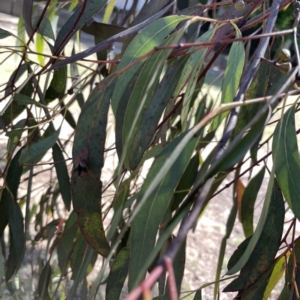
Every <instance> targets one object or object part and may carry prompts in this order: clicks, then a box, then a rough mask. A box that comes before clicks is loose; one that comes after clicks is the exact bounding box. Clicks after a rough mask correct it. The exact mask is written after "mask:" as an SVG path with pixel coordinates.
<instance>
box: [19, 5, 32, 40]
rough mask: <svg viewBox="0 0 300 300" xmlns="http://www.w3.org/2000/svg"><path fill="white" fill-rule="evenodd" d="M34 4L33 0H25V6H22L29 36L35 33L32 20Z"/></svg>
mask: <svg viewBox="0 0 300 300" xmlns="http://www.w3.org/2000/svg"><path fill="white" fill-rule="evenodd" d="M32 5H33V0H24V2H23V7H22V15H23V19H24V25H25V29H26V32H27V34H28V36H29V37H31V36H32V34H33V28H32V22H31V14H32Z"/></svg>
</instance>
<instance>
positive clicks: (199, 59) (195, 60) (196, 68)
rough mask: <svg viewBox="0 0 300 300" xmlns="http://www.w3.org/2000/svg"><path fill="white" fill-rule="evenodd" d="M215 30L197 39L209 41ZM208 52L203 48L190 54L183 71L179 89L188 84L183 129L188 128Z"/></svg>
mask: <svg viewBox="0 0 300 300" xmlns="http://www.w3.org/2000/svg"><path fill="white" fill-rule="evenodd" d="M213 32H214V31H213V30H209V31H208V32H206V33H204V34H203V35H202V36H201V37H200V38H199V39H197V41H196V42H197V43H201V42H209V41H210V40H211V38H212V36H213ZM192 51H195V49H194V48H191V49H190V50H189V52H192ZM206 52H207V49H206V48H202V49H200V50H198V51H197V52H195V53H193V54H192V55H191V56H190V58H189V59H188V61H187V63H186V65H185V68H184V70H183V72H182V76H181V78H180V82H179V83H180V84H179V85H178V87H177V89H178V88H181V87H182V86H183V85H185V84H186V81H187V80H188V83H187V88H186V92H185V95H184V100H183V104H182V111H181V124H182V129H183V130H185V129H187V119H188V113H189V111H190V107H191V100H192V96H193V93H194V91H195V88H196V85H197V82H198V77H199V75H200V72H201V71H202V69H203V62H204V58H205V56H206ZM188 78H189V79H188ZM176 92H177V91H176ZM175 97H177V95H175Z"/></svg>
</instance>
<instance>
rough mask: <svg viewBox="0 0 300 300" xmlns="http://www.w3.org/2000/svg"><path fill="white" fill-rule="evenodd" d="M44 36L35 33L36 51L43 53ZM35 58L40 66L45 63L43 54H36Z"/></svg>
mask: <svg viewBox="0 0 300 300" xmlns="http://www.w3.org/2000/svg"><path fill="white" fill-rule="evenodd" d="M44 44H45V43H44V38H43V36H42V35H41V34H39V33H37V34H36V38H35V46H36V52H37V53H44ZM37 59H38V61H39V63H40V65H41V66H42V67H44V65H45V58H44V55H39V54H38V55H37Z"/></svg>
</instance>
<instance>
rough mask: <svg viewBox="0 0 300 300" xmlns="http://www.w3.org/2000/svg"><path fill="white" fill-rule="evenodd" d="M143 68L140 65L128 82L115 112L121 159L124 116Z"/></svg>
mask: <svg viewBox="0 0 300 300" xmlns="http://www.w3.org/2000/svg"><path fill="white" fill-rule="evenodd" d="M141 69H142V66H140V68H139V69H137V71H136V72H135V74H133V76H132V78H131V79H130V81H129V82H128V84H127V86H126V88H125V90H124V92H123V94H122V96H121V101H120V103H119V105H118V107H117V112H116V114H115V116H116V148H117V153H118V156H119V159H121V157H122V151H123V143H124V141H123V139H122V138H123V137H122V134H123V124H124V118H125V113H126V108H127V105H128V101H129V99H130V95H131V93H132V90H133V87H134V84H135V82H136V80H137V78H138V76H139V74H140V71H141Z"/></svg>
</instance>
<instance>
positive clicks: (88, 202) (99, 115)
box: [71, 77, 115, 256]
mask: <svg viewBox="0 0 300 300" xmlns="http://www.w3.org/2000/svg"><path fill="white" fill-rule="evenodd" d="M114 80H115V77H112V78H111V77H107V78H106V79H104V80H103V81H102V82H101V84H102V86H101V87H100V86H99V87H98V88H99V89H96V90H95V91H94V92H93V93H92V94H91V96H90V98H89V99H88V100H87V102H86V103H85V105H84V106H83V108H82V111H81V114H80V116H79V120H78V125H77V129H76V134H75V138H74V145H73V162H74V171H73V173H72V180H71V189H72V195H73V206H74V210H75V212H76V213H77V216H78V221H77V222H78V225H79V228H80V230H81V232H82V234H83V236H84V237H85V238H86V240H87V242H88V243H89V244H90V246H91V247H92V248H93V249H95V250H96V251H97V252H98V253H100V254H101V255H103V256H107V255H108V253H109V251H110V246H109V244H108V242H107V239H106V236H105V232H104V228H103V224H102V214H101V193H102V182H101V181H100V175H101V169H102V167H103V164H104V146H105V138H106V125H107V113H108V108H109V101H110V97H111V94H112V92H113V89H114V86H115V81H114Z"/></svg>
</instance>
